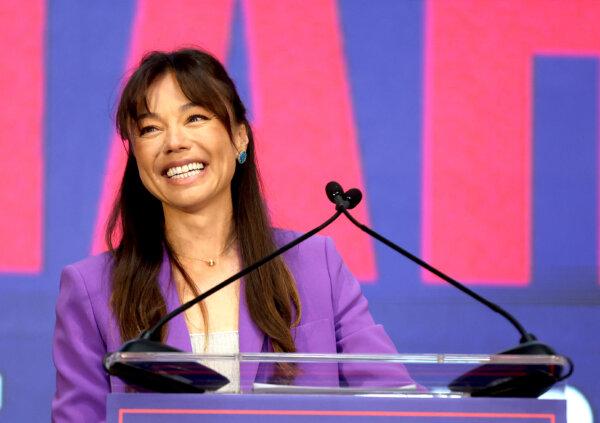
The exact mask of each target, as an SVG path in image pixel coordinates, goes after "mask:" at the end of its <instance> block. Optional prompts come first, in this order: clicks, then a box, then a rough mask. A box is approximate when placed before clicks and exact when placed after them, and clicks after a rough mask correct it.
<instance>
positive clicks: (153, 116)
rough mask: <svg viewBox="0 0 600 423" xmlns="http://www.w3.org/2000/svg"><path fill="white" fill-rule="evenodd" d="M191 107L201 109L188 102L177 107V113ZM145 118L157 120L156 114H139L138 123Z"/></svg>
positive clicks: (197, 105)
mask: <svg viewBox="0 0 600 423" xmlns="http://www.w3.org/2000/svg"><path fill="white" fill-rule="evenodd" d="M193 107H202V106H200V105H199V104H196V103H192V102H189V103H185V104H183V105H181V106H179V111H180V112H185V111H187V110H189V109H191V108H193ZM145 118H158V115H157V114H156V113H152V112H146V113H141V114H140V115H138V117H137V120H138V121H139V120H142V119H145Z"/></svg>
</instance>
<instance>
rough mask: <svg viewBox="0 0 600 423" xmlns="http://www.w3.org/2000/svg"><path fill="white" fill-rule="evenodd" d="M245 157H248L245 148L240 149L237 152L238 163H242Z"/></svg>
mask: <svg viewBox="0 0 600 423" xmlns="http://www.w3.org/2000/svg"><path fill="white" fill-rule="evenodd" d="M247 158H248V153H246V150H242V151H240V152H239V153H238V156H237V161H238V163H239V164H244V162H245V161H246V159H247Z"/></svg>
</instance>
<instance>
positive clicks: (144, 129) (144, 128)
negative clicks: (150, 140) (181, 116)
mask: <svg viewBox="0 0 600 423" xmlns="http://www.w3.org/2000/svg"><path fill="white" fill-rule="evenodd" d="M156 131H158V128H157V127H156V126H153V125H147V126H142V127H141V128H140V136H144V135H148V134H151V133H152V132H156Z"/></svg>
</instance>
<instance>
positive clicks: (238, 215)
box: [53, 50, 411, 421]
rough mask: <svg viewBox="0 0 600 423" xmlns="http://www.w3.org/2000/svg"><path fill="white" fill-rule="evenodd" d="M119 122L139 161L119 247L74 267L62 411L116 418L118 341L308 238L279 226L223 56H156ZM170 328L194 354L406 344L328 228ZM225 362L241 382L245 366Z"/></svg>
mask: <svg viewBox="0 0 600 423" xmlns="http://www.w3.org/2000/svg"><path fill="white" fill-rule="evenodd" d="M117 127H118V131H119V133H120V135H121V137H122V138H123V140H125V141H127V146H128V160H127V165H126V169H125V173H124V176H123V180H122V183H121V189H120V193H119V197H118V199H117V201H116V203H115V206H114V209H113V212H112V215H111V218H110V221H109V225H108V228H107V242H108V244H109V246H110V251H109V252H108V253H105V254H103V255H100V256H97V257H92V258H89V259H86V260H83V261H81V262H79V263H76V264H73V265H70V266H67V267H66V268H65V270H64V271H63V274H62V277H61V287H60V294H59V299H58V303H57V320H56V329H55V337H54V361H55V365H56V368H57V391H56V395H55V398H54V401H53V418H54V419H55V420H56V421H101V420H103V419H104V414H105V400H106V395H107V394H108V393H109V392H123V391H124V390H125V387H124V386H123V384H122V382H120V381H119V380H118V379H115V378H109V377H108V376H107V375H106V374H105V372H104V371H103V369H102V364H101V362H102V358H103V356H104V355H105V354H106V353H107V352H110V351H114V350H116V349H117V348H118V347H119V345H120V344H121V343H122V342H123V341H124V340H128V339H131V338H133V337H135V336H137V335H138V334H139V333H140V331H142V330H143V329H146V328H148V327H150V326H152V324H153V323H155V322H156V321H157V320H158V319H159V318H160V317H161V316H163V315H164V314H165V313H166V312H167V311H170V310H172V309H173V308H175V307H176V306H177V305H179V304H180V303H181V302H184V301H187V300H189V299H191V298H193V297H194V296H196V295H197V294H198V293H200V292H203V291H206V290H207V289H209V288H211V287H212V286H214V285H215V284H216V283H218V282H220V281H222V280H224V279H226V278H227V277H228V276H230V275H232V274H234V273H236V272H237V271H239V270H240V269H242V268H243V267H244V266H246V265H248V264H250V263H253V262H254V261H256V260H258V259H259V258H262V257H263V256H265V255H267V254H268V253H270V252H272V251H273V250H275V249H276V248H277V246H279V245H282V244H284V243H286V242H289V241H290V240H291V239H293V238H294V234H293V233H290V232H286V231H281V230H273V229H272V228H271V227H270V224H269V219H268V217H267V213H266V210H265V206H264V203H263V200H262V197H261V192H260V187H259V180H258V172H257V168H256V165H255V153H254V143H253V139H252V131H251V129H250V125H249V124H248V121H247V119H246V114H245V108H244V106H243V104H242V102H241V101H240V98H239V96H238V94H237V92H236V90H235V87H234V84H233V82H232V81H231V79H230V78H229V76H228V75H227V73H226V71H225V69H224V68H223V66H222V65H221V64H220V63H219V62H218V61H217V60H216V59H215V58H213V57H212V56H210V55H209V54H207V53H204V52H201V51H197V50H179V51H175V52H172V53H162V52H153V53H151V54H148V55H147V56H146V57H145V58H144V59H143V60H142V62H141V65H140V66H139V68H138V69H137V70H136V71H135V72H134V73H133V75H132V76H131V78H130V79H129V81H128V82H127V84H126V86H125V89H124V91H123V94H122V97H121V100H120V104H119V108H118V112H117ZM121 234H122V236H120V235H121ZM161 336H162V339H163V341H164V342H166V343H167V344H169V345H171V346H174V347H177V348H180V349H182V350H186V351H194V352H204V351H209V352H237V351H242V352H258V351H275V352H295V351H298V352H321V353H336V352H339V353H351V352H376V353H395V348H394V346H393V343H392V342H391V341H390V339H389V337H388V336H387V335H386V333H385V331H384V330H383V328H382V327H381V326H379V325H375V324H374V322H373V320H372V318H371V316H370V314H369V312H368V308H367V302H366V300H365V299H364V297H363V296H362V295H361V293H360V288H359V286H358V284H357V282H356V280H355V279H354V278H353V277H352V275H351V274H350V273H349V271H348V270H347V268H346V267H345V265H344V264H343V262H342V260H341V258H340V256H339V254H338V253H337V252H336V250H335V248H334V247H333V244H332V242H331V241H330V240H329V239H327V238H322V237H315V238H314V239H311V240H308V241H307V242H305V243H303V244H301V245H300V246H298V247H296V248H295V249H292V250H290V251H289V252H288V253H287V254H286V255H284V257H283V258H280V259H276V260H273V261H272V262H270V263H268V264H266V265H264V266H263V267H261V268H260V269H259V270H257V271H256V272H253V273H251V274H249V275H248V276H247V277H246V278H245V279H244V280H243V281H238V282H236V283H233V284H231V285H229V286H228V287H227V288H225V289H223V290H221V291H220V292H218V293H216V294H215V295H212V296H211V297H209V298H207V299H206V301H204V302H203V303H201V304H200V306H198V307H195V308H192V309H191V310H189V311H188V312H187V313H186V314H185V317H181V316H180V317H179V318H175V319H174V320H173V321H172V322H170V324H169V326H168V328H167V329H166V330H164V331H163V333H162V335H161ZM287 370H288V371H290V372H291V377H293V371H294V369H293V368H288V369H287ZM224 371H225V372H226V373H227V372H229V373H228V376H229V377H230V379H231V380H233V381H234V382H236V377H237V379H238V380H237V382H239V374H236V369H225V370H224ZM341 376H342V377H343V375H341ZM405 383H406V384H408V383H411V380H410V379H409V377H408V376H407V375H406V374H405V373H403V372H401V374H400V376H399V380H398V385H402V384H405Z"/></svg>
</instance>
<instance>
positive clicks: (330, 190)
mask: <svg viewBox="0 0 600 423" xmlns="http://www.w3.org/2000/svg"><path fill="white" fill-rule="evenodd" d="M325 193H326V194H327V198H329V201H331V202H332V203H333V204H335V209H336V210H338V211H339V210H341V209H347V208H349V206H350V202H349V200H348V199H347V198H345V197H344V190H343V189H342V186H341V185H340V184H338V183H337V182H336V181H331V182H329V183H327V185H326V186H325ZM361 195H362V194H361ZM357 204H358V203H357ZM350 208H352V207H350Z"/></svg>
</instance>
